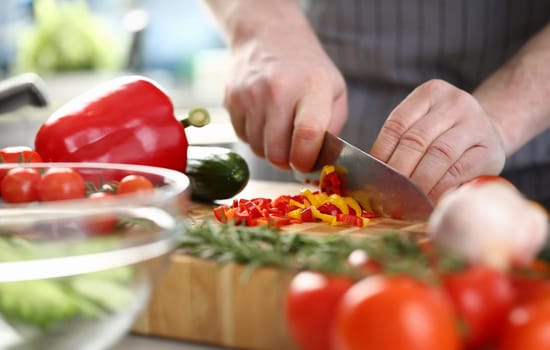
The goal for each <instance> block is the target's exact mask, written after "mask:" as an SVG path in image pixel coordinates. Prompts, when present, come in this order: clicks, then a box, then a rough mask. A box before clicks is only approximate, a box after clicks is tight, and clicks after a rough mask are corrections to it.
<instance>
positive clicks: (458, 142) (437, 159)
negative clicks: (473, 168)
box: [410, 127, 478, 193]
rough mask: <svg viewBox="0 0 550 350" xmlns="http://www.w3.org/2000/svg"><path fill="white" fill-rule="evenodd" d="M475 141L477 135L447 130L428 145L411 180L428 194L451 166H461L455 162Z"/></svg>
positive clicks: (460, 130)
mask: <svg viewBox="0 0 550 350" xmlns="http://www.w3.org/2000/svg"><path fill="white" fill-rule="evenodd" d="M477 141H478V135H475V134H472V133H468V132H464V129H463V128H458V127H456V128H451V129H449V130H448V131H446V132H444V133H443V134H441V135H440V136H439V137H437V138H436V139H435V140H434V141H433V142H432V143H431V144H430V145H429V147H428V148H427V150H426V152H425V153H424V154H423V155H422V157H421V159H420V161H419V162H418V164H417V165H416V167H415V168H414V171H412V173H411V175H410V177H411V179H412V180H413V181H414V182H415V183H416V184H417V185H418V186H419V187H420V188H421V189H422V190H424V191H425V192H426V193H429V192H430V191H431V190H432V188H433V187H434V186H435V185H436V184H437V183H438V182H439V181H440V179H441V178H442V177H443V176H444V175H445V173H447V172H448V171H449V169H451V168H452V167H453V165H454V166H455V167H456V166H458V165H460V164H461V163H457V161H458V160H459V159H460V158H461V157H462V156H463V155H464V153H465V152H466V151H467V150H468V149H469V148H471V147H472V145H474V144H476V143H477ZM456 170H458V169H456V168H455V169H454V171H456ZM460 170H461V171H462V169H460Z"/></svg>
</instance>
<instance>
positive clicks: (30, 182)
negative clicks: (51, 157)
mask: <svg viewBox="0 0 550 350" xmlns="http://www.w3.org/2000/svg"><path fill="white" fill-rule="evenodd" d="M38 181H40V174H39V173H38V171H37V170H36V169H32V168H13V169H11V170H10V171H8V173H7V174H6V175H5V176H4V178H3V179H2V185H1V187H2V198H3V199H4V202H6V203H28V202H33V201H35V200H37V199H38V193H37V190H36V186H37V184H38Z"/></svg>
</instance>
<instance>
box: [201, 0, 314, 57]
mask: <svg viewBox="0 0 550 350" xmlns="http://www.w3.org/2000/svg"><path fill="white" fill-rule="evenodd" d="M207 4H208V5H209V7H210V9H211V10H212V12H213V13H214V15H215V17H216V19H217V22H218V24H219V26H220V29H221V30H222V33H223V35H224V37H225V41H226V43H227V45H228V47H229V48H230V49H238V48H239V47H241V46H244V45H246V44H247V43H248V42H250V41H251V40H258V39H260V40H261V39H262V38H263V37H266V36H273V35H279V36H280V35H293V34H297V33H301V32H303V31H309V32H311V33H313V32H312V30H311V27H310V26H309V22H308V21H307V19H306V17H305V15H304V14H303V12H302V9H301V8H300V5H299V3H298V1H297V0H277V1H271V0H267V1H263V0H232V1H230V0H208V1H207Z"/></svg>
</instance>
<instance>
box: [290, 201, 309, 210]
mask: <svg viewBox="0 0 550 350" xmlns="http://www.w3.org/2000/svg"><path fill="white" fill-rule="evenodd" d="M288 204H289V205H290V206H291V207H298V208H302V209H303V208H305V205H304V204H302V203H300V202H298V201H295V200H294V199H291V200H289V201H288Z"/></svg>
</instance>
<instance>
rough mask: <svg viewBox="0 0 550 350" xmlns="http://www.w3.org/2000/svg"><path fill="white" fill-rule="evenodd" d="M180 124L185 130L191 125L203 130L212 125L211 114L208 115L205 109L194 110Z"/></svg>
mask: <svg viewBox="0 0 550 350" xmlns="http://www.w3.org/2000/svg"><path fill="white" fill-rule="evenodd" d="M180 123H181V124H182V125H183V127H184V128H186V127H188V126H190V125H191V126H194V127H196V128H201V127H203V126H205V125H206V124H208V123H210V113H208V111H207V110H206V109H205V108H201V107H198V108H193V109H192V110H190V111H189V114H188V115H187V118H185V119H182V120H181V121H180Z"/></svg>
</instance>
